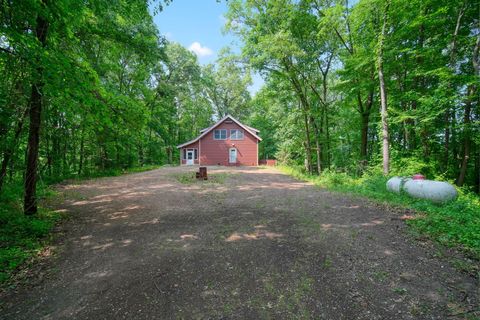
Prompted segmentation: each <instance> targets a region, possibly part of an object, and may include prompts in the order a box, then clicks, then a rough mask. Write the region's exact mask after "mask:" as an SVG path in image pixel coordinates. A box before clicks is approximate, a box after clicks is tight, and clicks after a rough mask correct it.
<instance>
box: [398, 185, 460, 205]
mask: <svg viewBox="0 0 480 320" xmlns="http://www.w3.org/2000/svg"><path fill="white" fill-rule="evenodd" d="M403 190H404V191H405V192H406V193H407V194H409V195H410V196H412V197H414V198H420V199H426V200H430V201H432V202H436V203H444V202H448V201H451V200H454V199H456V198H457V196H458V193H457V189H455V187H454V186H452V185H451V184H450V183H448V182H443V181H433V180H409V181H407V182H405V185H404V186H403Z"/></svg>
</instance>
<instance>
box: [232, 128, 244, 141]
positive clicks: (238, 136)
mask: <svg viewBox="0 0 480 320" xmlns="http://www.w3.org/2000/svg"><path fill="white" fill-rule="evenodd" d="M230 139H231V140H243V130H241V129H232V130H230Z"/></svg>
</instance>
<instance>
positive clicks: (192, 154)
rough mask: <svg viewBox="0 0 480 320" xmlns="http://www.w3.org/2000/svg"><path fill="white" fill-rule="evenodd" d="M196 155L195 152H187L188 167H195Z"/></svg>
mask: <svg viewBox="0 0 480 320" xmlns="http://www.w3.org/2000/svg"><path fill="white" fill-rule="evenodd" d="M193 158H194V153H193V150H187V165H189V166H191V165H193Z"/></svg>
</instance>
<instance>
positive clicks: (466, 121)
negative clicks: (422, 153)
mask: <svg viewBox="0 0 480 320" xmlns="http://www.w3.org/2000/svg"><path fill="white" fill-rule="evenodd" d="M474 92H475V88H474V87H473V86H470V88H469V90H468V93H469V94H468V97H467V101H466V103H465V113H464V116H463V125H464V133H463V155H462V162H461V165H460V173H459V174H458V178H457V181H456V184H457V186H459V187H461V186H463V184H464V183H465V176H466V174H467V167H468V159H469V157H470V145H471V140H470V113H471V111H472V98H473V94H474Z"/></svg>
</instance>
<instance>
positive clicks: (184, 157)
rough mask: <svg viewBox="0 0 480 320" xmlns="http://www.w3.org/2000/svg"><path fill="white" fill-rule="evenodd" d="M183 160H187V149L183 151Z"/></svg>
mask: <svg viewBox="0 0 480 320" xmlns="http://www.w3.org/2000/svg"><path fill="white" fill-rule="evenodd" d="M183 160H187V149H183Z"/></svg>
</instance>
